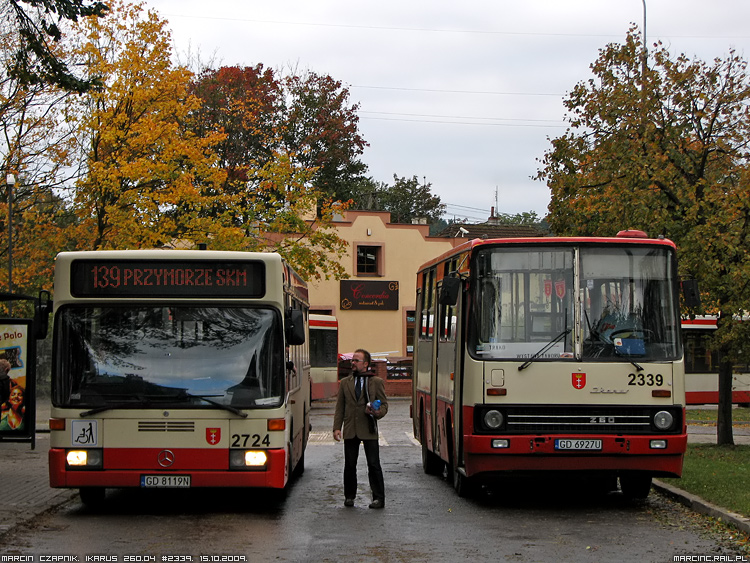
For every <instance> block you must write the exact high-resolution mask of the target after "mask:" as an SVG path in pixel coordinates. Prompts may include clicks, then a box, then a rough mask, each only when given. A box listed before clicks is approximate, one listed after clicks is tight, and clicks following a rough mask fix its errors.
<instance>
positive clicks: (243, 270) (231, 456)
mask: <svg viewBox="0 0 750 563" xmlns="http://www.w3.org/2000/svg"><path fill="white" fill-rule="evenodd" d="M308 308H309V304H308V295H307V287H306V285H305V283H304V282H303V281H302V279H301V278H300V277H299V276H298V275H297V274H296V273H295V272H294V271H293V270H292V268H291V267H289V266H288V265H287V264H286V263H285V262H284V261H283V260H282V259H281V257H280V256H279V255H278V254H272V253H251V252H221V251H208V250H195V251H181V250H128V251H93V252H64V253H61V254H59V255H58V256H57V259H56V263H55V293H54V311H53V313H54V321H53V331H54V336H53V367H52V412H51V419H50V432H51V438H50V440H51V449H50V452H49V475H50V485H51V486H52V487H70V488H78V489H80V493H81V499H82V501H83V502H84V503H86V504H98V503H101V502H102V501H103V499H104V496H105V490H106V488H110V487H111V488H121V487H143V488H189V487H262V488H269V489H275V490H277V491H278V492H280V493H283V492H284V490H285V487H286V485H287V482H288V480H289V479H290V476H291V475H293V474H294V473H300V472H301V471H303V470H304V458H305V447H306V445H307V441H308V437H309V431H310V420H309V417H310V366H309V358H308V355H309V354H308V350H307V346H306V344H305V343H306V337H307V316H308Z"/></svg>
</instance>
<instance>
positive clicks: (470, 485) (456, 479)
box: [453, 470, 474, 498]
mask: <svg viewBox="0 0 750 563" xmlns="http://www.w3.org/2000/svg"><path fill="white" fill-rule="evenodd" d="M453 488H454V489H456V493H458V496H460V497H461V498H469V497H471V496H472V495H473V494H474V481H473V479H472V478H471V477H467V476H466V475H465V474H464V473H463V472H462V471H459V470H454V471H453Z"/></svg>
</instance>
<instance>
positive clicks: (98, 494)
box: [78, 487, 106, 508]
mask: <svg viewBox="0 0 750 563" xmlns="http://www.w3.org/2000/svg"><path fill="white" fill-rule="evenodd" d="M78 494H79V495H80V497H81V502H82V503H83V505H84V506H86V507H88V508H101V507H102V506H103V505H104V497H105V495H106V490H105V488H104V487H81V488H80V489H78Z"/></svg>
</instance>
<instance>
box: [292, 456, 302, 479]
mask: <svg viewBox="0 0 750 563" xmlns="http://www.w3.org/2000/svg"><path fill="white" fill-rule="evenodd" d="M304 472H305V452H302V455H301V456H300V458H299V461H298V462H297V467H295V468H294V472H293V473H292V475H293V476H294V477H295V478H298V477H301V476H302V474H303V473H304Z"/></svg>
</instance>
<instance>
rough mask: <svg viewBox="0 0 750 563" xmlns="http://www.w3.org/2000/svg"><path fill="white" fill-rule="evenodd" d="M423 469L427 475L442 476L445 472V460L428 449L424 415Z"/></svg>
mask: <svg viewBox="0 0 750 563" xmlns="http://www.w3.org/2000/svg"><path fill="white" fill-rule="evenodd" d="M421 418H422V436H421V437H422V469H423V470H424V472H425V473H426V474H427V475H440V474H441V473H442V472H443V460H442V459H440V456H439V455H437V454H436V453H435V452H431V451H430V450H429V449H428V448H427V429H426V428H425V427H424V413H423V414H422V417H421Z"/></svg>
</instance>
